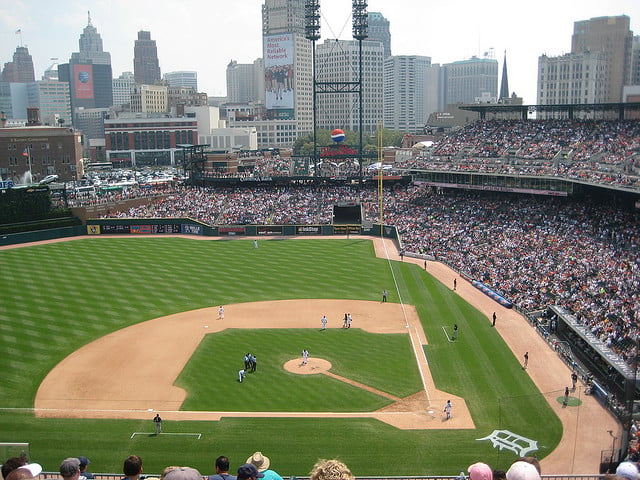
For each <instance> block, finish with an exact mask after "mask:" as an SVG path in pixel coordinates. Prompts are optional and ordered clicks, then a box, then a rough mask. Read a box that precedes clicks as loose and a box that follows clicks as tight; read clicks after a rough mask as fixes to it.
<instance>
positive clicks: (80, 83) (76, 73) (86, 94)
mask: <svg viewBox="0 0 640 480" xmlns="http://www.w3.org/2000/svg"><path fill="white" fill-rule="evenodd" d="M73 88H74V90H75V96H76V98H82V99H92V98H93V65H74V66H73Z"/></svg>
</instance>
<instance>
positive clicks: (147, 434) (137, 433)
mask: <svg viewBox="0 0 640 480" xmlns="http://www.w3.org/2000/svg"><path fill="white" fill-rule="evenodd" d="M136 435H146V436H147V437H149V436H151V435H154V436H155V435H181V436H184V437H196V439H197V440H200V437H202V434H201V433H165V432H160V433H155V432H133V433H132V434H131V436H130V437H129V439H132V438H133V437H135V436H136Z"/></svg>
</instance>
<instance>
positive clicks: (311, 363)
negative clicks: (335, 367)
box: [284, 357, 331, 375]
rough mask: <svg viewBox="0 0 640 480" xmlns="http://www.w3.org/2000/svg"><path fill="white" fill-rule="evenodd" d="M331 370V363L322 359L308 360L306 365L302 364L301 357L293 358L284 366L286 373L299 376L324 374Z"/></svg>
mask: <svg viewBox="0 0 640 480" xmlns="http://www.w3.org/2000/svg"><path fill="white" fill-rule="evenodd" d="M330 368H331V362H329V361H327V360H323V359H322V358H309V359H308V360H307V364H306V365H303V364H302V357H300V358H294V359H293V360H289V361H288V362H287V363H285V364H284V369H285V370H286V371H287V372H291V373H299V374H301V375H311V374H314V373H325V372H328V371H329V369H330Z"/></svg>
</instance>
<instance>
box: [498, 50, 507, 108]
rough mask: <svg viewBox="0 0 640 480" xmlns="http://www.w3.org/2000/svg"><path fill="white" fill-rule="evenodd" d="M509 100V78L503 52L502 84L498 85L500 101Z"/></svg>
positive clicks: (505, 53) (505, 54)
mask: <svg viewBox="0 0 640 480" xmlns="http://www.w3.org/2000/svg"><path fill="white" fill-rule="evenodd" d="M507 98H509V78H508V75H507V51H506V50H505V51H504V62H503V63H502V83H501V84H500V100H504V99H507Z"/></svg>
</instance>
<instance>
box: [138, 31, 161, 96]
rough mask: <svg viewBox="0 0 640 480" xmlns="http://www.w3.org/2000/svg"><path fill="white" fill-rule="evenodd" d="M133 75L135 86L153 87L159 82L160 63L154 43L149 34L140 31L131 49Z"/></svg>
mask: <svg viewBox="0 0 640 480" xmlns="http://www.w3.org/2000/svg"><path fill="white" fill-rule="evenodd" d="M133 75H134V78H135V80H136V83H137V84H140V85H155V84H156V83H157V82H159V81H160V78H161V77H160V63H159V61H158V47H157V46H156V41H155V40H151V32H147V31H144V30H141V31H139V32H138V39H137V40H136V42H135V46H134V47H133Z"/></svg>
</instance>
